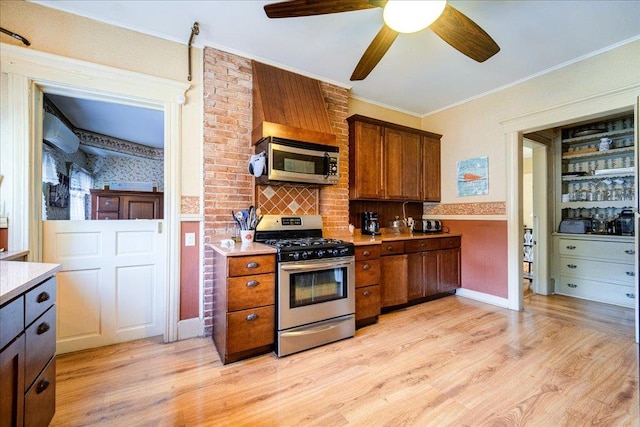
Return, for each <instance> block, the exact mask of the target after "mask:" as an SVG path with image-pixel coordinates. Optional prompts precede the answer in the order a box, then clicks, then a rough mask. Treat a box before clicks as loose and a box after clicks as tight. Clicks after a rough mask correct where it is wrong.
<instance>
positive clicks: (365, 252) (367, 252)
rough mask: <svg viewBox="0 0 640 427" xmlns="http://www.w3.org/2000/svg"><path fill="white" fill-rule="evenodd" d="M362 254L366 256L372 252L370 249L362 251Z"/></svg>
mask: <svg viewBox="0 0 640 427" xmlns="http://www.w3.org/2000/svg"><path fill="white" fill-rule="evenodd" d="M362 255H364V256H369V255H371V252H369V251H364V252H362Z"/></svg>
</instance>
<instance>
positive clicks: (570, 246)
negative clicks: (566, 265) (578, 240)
mask: <svg viewBox="0 0 640 427" xmlns="http://www.w3.org/2000/svg"><path fill="white" fill-rule="evenodd" d="M575 248H576V247H575V246H573V245H569V246H567V249H569V250H571V251H572V250H574V249H575Z"/></svg>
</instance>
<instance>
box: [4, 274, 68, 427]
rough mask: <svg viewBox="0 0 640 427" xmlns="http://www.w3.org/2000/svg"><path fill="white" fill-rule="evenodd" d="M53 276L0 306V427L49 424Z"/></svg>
mask: <svg viewBox="0 0 640 427" xmlns="http://www.w3.org/2000/svg"><path fill="white" fill-rule="evenodd" d="M55 301H56V279H55V277H51V278H49V279H47V280H45V281H43V282H41V283H40V284H38V285H36V286H34V287H32V288H31V289H28V290H26V292H24V293H23V294H21V295H19V296H17V297H15V298H13V299H12V300H10V301H8V302H6V303H5V304H4V305H2V307H0V331H1V332H0V337H1V342H0V426H3V427H4V426H47V425H49V422H50V421H51V419H52V418H53V414H54V413H55V381H56V378H55V377H56V375H55V352H56V305H55Z"/></svg>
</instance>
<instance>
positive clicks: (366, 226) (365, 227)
mask: <svg viewBox="0 0 640 427" xmlns="http://www.w3.org/2000/svg"><path fill="white" fill-rule="evenodd" d="M360 229H361V230H362V234H370V235H374V234H380V221H379V220H378V212H362V218H361V221H360Z"/></svg>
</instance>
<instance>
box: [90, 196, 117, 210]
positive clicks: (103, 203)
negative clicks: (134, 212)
mask: <svg viewBox="0 0 640 427" xmlns="http://www.w3.org/2000/svg"><path fill="white" fill-rule="evenodd" d="M96 210H97V211H100V212H118V211H119V210H120V197H98V209H96Z"/></svg>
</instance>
